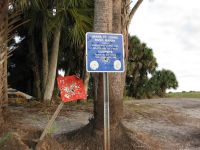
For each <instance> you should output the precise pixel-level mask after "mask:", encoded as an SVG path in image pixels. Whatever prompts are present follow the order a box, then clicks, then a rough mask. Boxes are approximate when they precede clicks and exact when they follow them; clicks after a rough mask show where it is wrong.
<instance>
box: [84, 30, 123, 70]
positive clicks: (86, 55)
mask: <svg viewBox="0 0 200 150" xmlns="http://www.w3.org/2000/svg"><path fill="white" fill-rule="evenodd" d="M91 33H93V34H107V35H120V36H121V37H122V47H123V48H122V51H123V52H122V55H123V60H122V61H123V70H121V71H90V70H88V49H87V48H88V47H87V35H88V34H91ZM85 37H86V38H85V39H86V45H85V48H86V49H85V50H86V52H85V57H86V71H87V72H92V73H105V72H113V73H123V72H125V52H124V36H123V34H119V33H99V32H87V33H86V35H85Z"/></svg>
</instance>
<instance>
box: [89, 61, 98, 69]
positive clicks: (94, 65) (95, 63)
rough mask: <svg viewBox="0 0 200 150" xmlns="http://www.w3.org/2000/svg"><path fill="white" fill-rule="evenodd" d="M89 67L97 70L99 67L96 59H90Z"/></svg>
mask: <svg viewBox="0 0 200 150" xmlns="http://www.w3.org/2000/svg"><path fill="white" fill-rule="evenodd" d="M90 68H91V69H92V70H97V69H98V68H99V63H98V62H97V61H91V62H90Z"/></svg>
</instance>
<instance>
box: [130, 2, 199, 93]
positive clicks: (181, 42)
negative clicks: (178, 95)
mask: <svg viewBox="0 0 200 150" xmlns="http://www.w3.org/2000/svg"><path fill="white" fill-rule="evenodd" d="M199 9H200V1H199V0H190V1H189V0H165V1H163V0H154V1H153V2H149V1H144V2H143V3H142V5H141V7H140V8H139V9H138V11H137V12H136V15H135V16H134V18H133V20H132V23H131V26H130V30H129V31H130V33H131V35H135V34H136V35H137V36H138V37H139V38H140V39H141V40H142V41H143V42H145V43H147V45H148V46H149V47H151V48H153V50H154V54H155V56H156V58H157V61H158V64H159V68H160V69H161V68H166V69H170V70H172V71H174V72H175V74H176V76H177V78H178V81H179V88H178V91H180V90H185V91H189V90H199V91H200V65H199V64H200V59H199V57H200V42H199V39H200V29H199V27H200V13H198V12H199Z"/></svg>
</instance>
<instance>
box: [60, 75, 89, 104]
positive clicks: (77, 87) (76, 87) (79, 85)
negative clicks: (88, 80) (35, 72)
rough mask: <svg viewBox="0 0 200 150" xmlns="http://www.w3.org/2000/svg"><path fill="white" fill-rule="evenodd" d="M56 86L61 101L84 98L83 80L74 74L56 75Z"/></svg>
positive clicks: (85, 96)
mask: <svg viewBox="0 0 200 150" xmlns="http://www.w3.org/2000/svg"><path fill="white" fill-rule="evenodd" d="M57 82H58V88H59V89H60V95H61V99H62V101H63V102H70V101H76V100H78V99H86V98H87V95H86V92H85V89H84V85H83V81H82V80H81V79H79V78H78V77H76V76H66V77H62V76H59V77H57Z"/></svg>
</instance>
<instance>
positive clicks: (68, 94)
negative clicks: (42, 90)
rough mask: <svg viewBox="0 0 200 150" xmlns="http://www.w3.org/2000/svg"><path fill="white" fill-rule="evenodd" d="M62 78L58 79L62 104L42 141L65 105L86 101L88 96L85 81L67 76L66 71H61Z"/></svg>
mask: <svg viewBox="0 0 200 150" xmlns="http://www.w3.org/2000/svg"><path fill="white" fill-rule="evenodd" d="M60 72H61V74H62V76H59V77H57V83H58V88H59V90H60V95H61V100H62V101H61V103H60V104H59V105H58V107H57V109H56V111H55V113H54V114H53V116H52V117H51V119H50V120H49V122H48V124H47V126H46V127H45V129H44V131H43V133H42V135H41V136H40V140H43V138H44V137H45V135H46V134H47V132H48V130H49V129H50V128H51V126H52V124H53V123H54V121H55V119H56V117H57V116H58V114H59V112H60V110H61V109H62V107H63V105H64V103H66V102H71V101H76V100H78V99H82V100H84V99H86V98H87V94H86V92H85V89H84V84H83V80H81V79H80V78H78V77H77V76H75V75H73V76H65V77H64V71H62V70H61V71H60Z"/></svg>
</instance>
